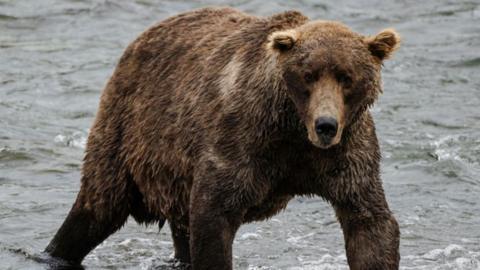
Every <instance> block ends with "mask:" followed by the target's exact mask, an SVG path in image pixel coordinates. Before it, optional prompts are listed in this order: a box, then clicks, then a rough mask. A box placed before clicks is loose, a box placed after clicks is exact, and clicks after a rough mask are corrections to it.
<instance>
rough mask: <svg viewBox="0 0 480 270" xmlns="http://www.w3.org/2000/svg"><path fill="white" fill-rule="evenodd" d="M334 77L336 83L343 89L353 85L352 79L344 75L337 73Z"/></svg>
mask: <svg viewBox="0 0 480 270" xmlns="http://www.w3.org/2000/svg"><path fill="white" fill-rule="evenodd" d="M336 77H337V81H338V82H339V83H341V84H342V85H343V87H345V88H350V87H351V86H352V84H353V80H352V78H351V77H350V76H348V75H347V74H345V73H338V74H337V76H336Z"/></svg>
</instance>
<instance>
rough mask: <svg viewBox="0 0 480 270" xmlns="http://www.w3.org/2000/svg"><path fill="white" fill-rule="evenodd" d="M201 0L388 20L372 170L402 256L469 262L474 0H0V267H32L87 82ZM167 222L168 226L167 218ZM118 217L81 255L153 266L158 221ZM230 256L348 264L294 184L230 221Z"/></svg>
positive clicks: (90, 107) (472, 259) (90, 95)
mask: <svg viewBox="0 0 480 270" xmlns="http://www.w3.org/2000/svg"><path fill="white" fill-rule="evenodd" d="M207 5H230V6H233V7H236V8H239V9H241V10H244V11H247V12H250V13H253V14H257V15H270V14H273V13H275V12H280V11H283V10H286V9H297V10H301V11H303V12H304V13H305V14H307V15H308V16H310V17H311V18H321V19H331V20H340V21H343V22H345V23H346V24H348V25H349V26H351V27H352V28H353V29H354V30H356V31H358V32H361V33H364V34H374V33H376V32H377V31H379V30H381V29H383V28H386V27H394V28H395V29H397V31H398V32H399V33H400V34H401V35H402V37H403V44H402V47H401V49H400V50H399V51H398V52H397V54H396V55H395V57H394V59H392V60H390V61H389V62H387V63H386V64H385V67H384V81H385V83H384V88H385V89H384V94H383V96H382V97H381V98H380V100H379V101H378V103H377V105H376V106H375V107H374V108H373V109H372V111H373V113H374V117H375V120H376V124H377V130H378V135H379V138H380V141H381V147H382V153H383V163H382V176H383V180H384V186H385V190H386V193H387V197H388V200H389V203H390V207H391V209H392V210H393V212H394V213H395V215H396V217H397V219H398V221H399V223H400V227H401V233H402V236H401V254H402V260H401V269H480V75H479V74H480V1H478V0H475V1H466V0H458V1H453V0H450V1H448V0H437V1H433V0H432V1H412V0H401V1H381V0H372V1H368V0H360V1H355V0H350V1H347V0H337V1H326V0H322V1H313V0H303V1H275V2H272V3H269V2H268V1H262V0H253V1H251V0H237V1H232V2H228V1H154V0H136V1H127V0H122V1H114V0H84V1H80V0H38V1H37V0H0V269H43V266H42V265H41V264H38V263H36V262H35V261H34V260H32V259H31V257H32V256H33V255H34V254H38V253H39V252H41V251H42V250H43V248H44V247H45V246H46V244H47V243H48V242H49V240H50V239H51V238H52V236H53V235H54V233H55V231H56V230H57V229H58V227H59V226H60V224H61V222H62V221H63V219H64V218H65V216H66V214H67V212H68V210H69V208H70V206H71V204H72V203H73V200H74V198H75V196H76V193H77V191H78V189H79V177H80V172H79V171H80V168H81V160H82V157H83V151H84V148H85V142H86V137H87V134H88V129H89V127H90V125H91V123H92V120H93V118H94V116H95V112H96V109H97V106H98V102H99V96H100V93H101V90H102V88H103V86H104V85H105V82H106V80H107V79H108V77H109V76H110V75H111V73H112V70H113V68H114V66H115V64H116V61H117V60H118V59H119V57H120V55H121V54H122V51H123V49H124V48H125V47H126V46H127V44H128V43H129V42H130V41H132V40H133V39H134V38H135V37H136V36H137V35H138V34H139V33H140V32H141V31H143V30H144V29H145V28H147V27H148V26H150V25H152V24H153V23H155V22H156V21H159V20H161V19H163V18H166V17H167V16H170V15H173V14H176V13H178V12H181V11H186V10H189V9H192V8H198V7H202V6H207ZM166 227H168V226H166ZM166 227H165V228H164V229H162V230H161V231H160V232H159V231H158V228H156V227H155V226H150V227H144V226H139V225H137V224H136V223H135V222H134V221H133V220H129V221H128V223H127V225H126V226H125V227H124V228H123V229H122V230H120V231H119V232H117V233H116V234H115V235H113V236H112V237H110V238H109V239H108V240H107V241H105V242H104V243H103V244H102V245H101V246H99V247H98V248H97V249H95V250H94V252H92V253H91V254H90V255H89V256H87V257H86V259H85V261H84V265H85V266H87V267H88V268H89V269H156V268H158V269H165V268H168V264H167V262H166V261H167V260H168V258H169V257H170V256H171V254H172V241H171V238H170V235H169V231H168V228H166ZM234 265H235V268H236V269H292V270H300V269H348V267H347V263H346V257H345V252H344V249H343V236H342V234H341V230H340V227H339V225H338V223H337V222H336V221H335V216H334V213H333V211H332V209H331V207H330V206H329V205H328V204H327V203H325V202H324V201H322V200H321V199H319V198H297V199H295V200H293V201H292V202H291V203H290V204H289V206H288V208H287V209H286V210H285V211H284V212H283V213H281V214H279V215H277V216H275V217H274V218H272V219H271V220H269V221H266V222H259V223H253V224H248V225H245V226H243V227H241V229H240V231H239V232H238V234H237V237H236V239H235V243H234Z"/></svg>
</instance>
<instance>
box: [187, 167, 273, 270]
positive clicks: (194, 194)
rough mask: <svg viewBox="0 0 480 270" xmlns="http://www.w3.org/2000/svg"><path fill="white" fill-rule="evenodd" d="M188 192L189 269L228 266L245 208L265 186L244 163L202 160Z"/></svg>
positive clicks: (256, 201) (218, 269) (257, 198)
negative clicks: (202, 163) (201, 165)
mask: <svg viewBox="0 0 480 270" xmlns="http://www.w3.org/2000/svg"><path fill="white" fill-rule="evenodd" d="M204 164H205V168H202V169H201V170H198V171H197V173H198V174H197V175H195V179H194V183H193V186H192V190H191V193H190V256H191V261H192V268H193V270H203V269H205V270H212V269H215V270H230V269H232V244H233V239H234V237H235V233H236V232H237V230H238V228H239V227H240V225H241V224H242V223H243V219H244V216H245V213H246V212H247V210H248V209H249V208H250V207H252V206H253V205H258V204H259V202H261V201H262V200H263V199H264V197H265V195H266V194H267V192H268V191H269V186H268V185H267V184H265V182H266V181H265V180H264V179H265V178H264V177H262V175H261V173H258V172H259V170H255V167H254V166H253V165H250V164H248V163H246V162H245V163H241V162H238V163H235V164H227V163H226V162H223V163H222V164H218V165H217V164H215V163H214V162H210V161H206V162H204Z"/></svg>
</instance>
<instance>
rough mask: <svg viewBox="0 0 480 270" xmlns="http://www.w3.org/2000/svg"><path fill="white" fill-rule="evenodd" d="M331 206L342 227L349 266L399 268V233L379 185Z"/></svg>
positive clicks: (373, 269) (358, 269)
mask: <svg viewBox="0 0 480 270" xmlns="http://www.w3.org/2000/svg"><path fill="white" fill-rule="evenodd" d="M377 183H378V182H377ZM334 207H335V210H336V214H337V217H338V220H339V221H340V223H341V226H342V229H343V234H344V238H345V247H346V251H347V259H348V264H349V266H350V269H352V270H377V269H378V270H394V269H398V265H399V261H400V255H399V237H400V232H399V229H398V223H397V221H396V220H395V218H394V217H393V215H392V214H391V212H390V210H389V209H388V205H387V202H386V200H385V196H384V194H383V189H382V188H381V186H380V187H379V188H378V187H377V188H374V189H373V190H364V191H363V192H359V193H355V194H354V195H353V196H351V198H350V199H348V200H347V201H343V202H341V203H340V202H337V203H336V204H334Z"/></svg>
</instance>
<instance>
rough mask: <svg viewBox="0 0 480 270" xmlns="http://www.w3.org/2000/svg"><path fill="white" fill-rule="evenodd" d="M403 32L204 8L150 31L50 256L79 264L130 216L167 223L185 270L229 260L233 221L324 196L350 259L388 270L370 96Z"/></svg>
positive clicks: (101, 118)
mask: <svg viewBox="0 0 480 270" xmlns="http://www.w3.org/2000/svg"><path fill="white" fill-rule="evenodd" d="M398 42H399V40H398V36H397V35H396V34H395V32H394V31H392V30H385V31H383V32H382V33H380V34H379V35H377V36H374V37H363V36H361V35H359V34H356V33H354V32H352V31H351V30H349V29H348V28H347V27H346V26H344V25H342V24H340V23H336V22H327V21H309V19H308V18H306V17H305V16H303V15H302V14H301V13H299V12H295V11H289V12H285V13H281V14H277V15H274V16H272V17H268V18H263V17H254V16H249V15H246V14H244V13H242V12H239V11H237V10H234V9H230V8H222V9H212V8H207V9H201V10H196V11H192V12H187V13H183V14H180V15H177V16H174V17H171V18H169V19H167V20H165V21H163V22H161V23H159V24H157V25H155V26H153V27H152V28H150V29H149V30H147V31H146V32H144V33H143V34H142V35H141V36H140V37H139V38H138V39H137V40H135V41H134V42H133V43H132V44H131V45H130V46H129V47H128V48H127V49H126V51H125V53H124V55H123V56H122V58H121V59H120V62H119V63H118V66H117V68H116V70H115V73H114V74H113V76H112V78H111V79H110V81H109V83H108V85H107V86H106V88H105V90H104V93H103V96H102V98H101V102H100V108H99V111H98V114H97V118H96V120H95V123H94V125H93V128H92V130H91V133H90V137H89V139H88V145H87V150H86V156H85V162H84V166H83V177H82V185H81V190H80V192H79V194H78V197H77V200H76V202H75V204H74V205H73V208H72V210H71V211H70V213H69V215H68V217H67V219H66V220H65V222H64V224H63V225H62V227H61V228H60V230H59V231H58V233H57V234H56V236H55V238H54V239H53V240H52V242H51V243H50V244H49V246H48V247H47V249H46V251H47V252H48V253H49V254H50V255H51V256H53V257H56V258H61V259H63V260H65V261H68V262H70V263H73V264H79V263H80V262H81V261H82V259H83V258H84V257H85V256H86V255H87V254H88V253H89V252H90V251H91V250H92V249H93V248H94V247H95V246H97V245H98V244H99V243H101V242H102V241H103V240H104V239H106V238H107V237H108V236H109V235H110V234H112V233H113V232H115V231H116V230H118V229H119V228H120V227H121V226H122V225H123V224H124V222H125V220H126V219H127V217H128V216H129V215H132V216H133V217H134V218H135V220H136V221H138V222H140V223H152V222H160V225H163V223H164V222H165V220H168V222H169V224H170V227H171V229H172V235H173V240H174V245H175V256H176V258H177V259H179V260H180V261H182V262H186V263H191V264H192V266H193V269H195V270H199V269H231V268H232V242H233V239H234V235H235V232H236V231H237V229H238V228H239V226H240V225H241V224H242V223H245V222H250V221H253V220H262V219H266V218H268V217H270V216H272V215H274V214H276V213H277V212H279V211H280V210H281V209H283V208H284V207H285V206H286V205H287V203H288V201H289V200H290V199H291V198H292V197H293V196H295V195H319V196H321V197H323V198H325V199H326V200H327V201H329V202H330V203H331V204H332V205H333V207H334V208H335V211H336V213H337V216H338V220H339V221H340V223H341V226H342V229H343V232H344V236H345V245H346V250H347V257H348V262H349V265H350V267H351V269H397V268H398V263H399V253H398V246H399V230H398V225H397V222H396V221H395V219H394V217H393V216H392V213H391V212H390V210H389V208H388V205H387V202H386V200H385V196H384V191H383V188H382V183H381V180H380V176H379V161H380V151H379V146H378V142H377V137H376V135H375V126H374V123H373V120H372V117H371V115H370V112H369V111H368V107H369V106H370V105H371V104H373V102H374V101H375V100H376V98H377V95H378V94H379V93H380V92H381V82H380V70H381V63H382V61H383V59H385V58H387V57H388V56H389V55H390V54H391V53H392V52H393V50H394V49H395V48H396V47H397V45H398ZM323 116H328V117H330V118H331V119H335V120H336V122H337V123H338V128H337V129H335V130H333V132H334V133H335V134H332V137H331V138H330V139H325V138H324V137H322V136H323V135H322V136H321V134H320V133H319V131H318V128H317V129H316V124H315V123H316V121H317V119H319V117H323Z"/></svg>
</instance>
